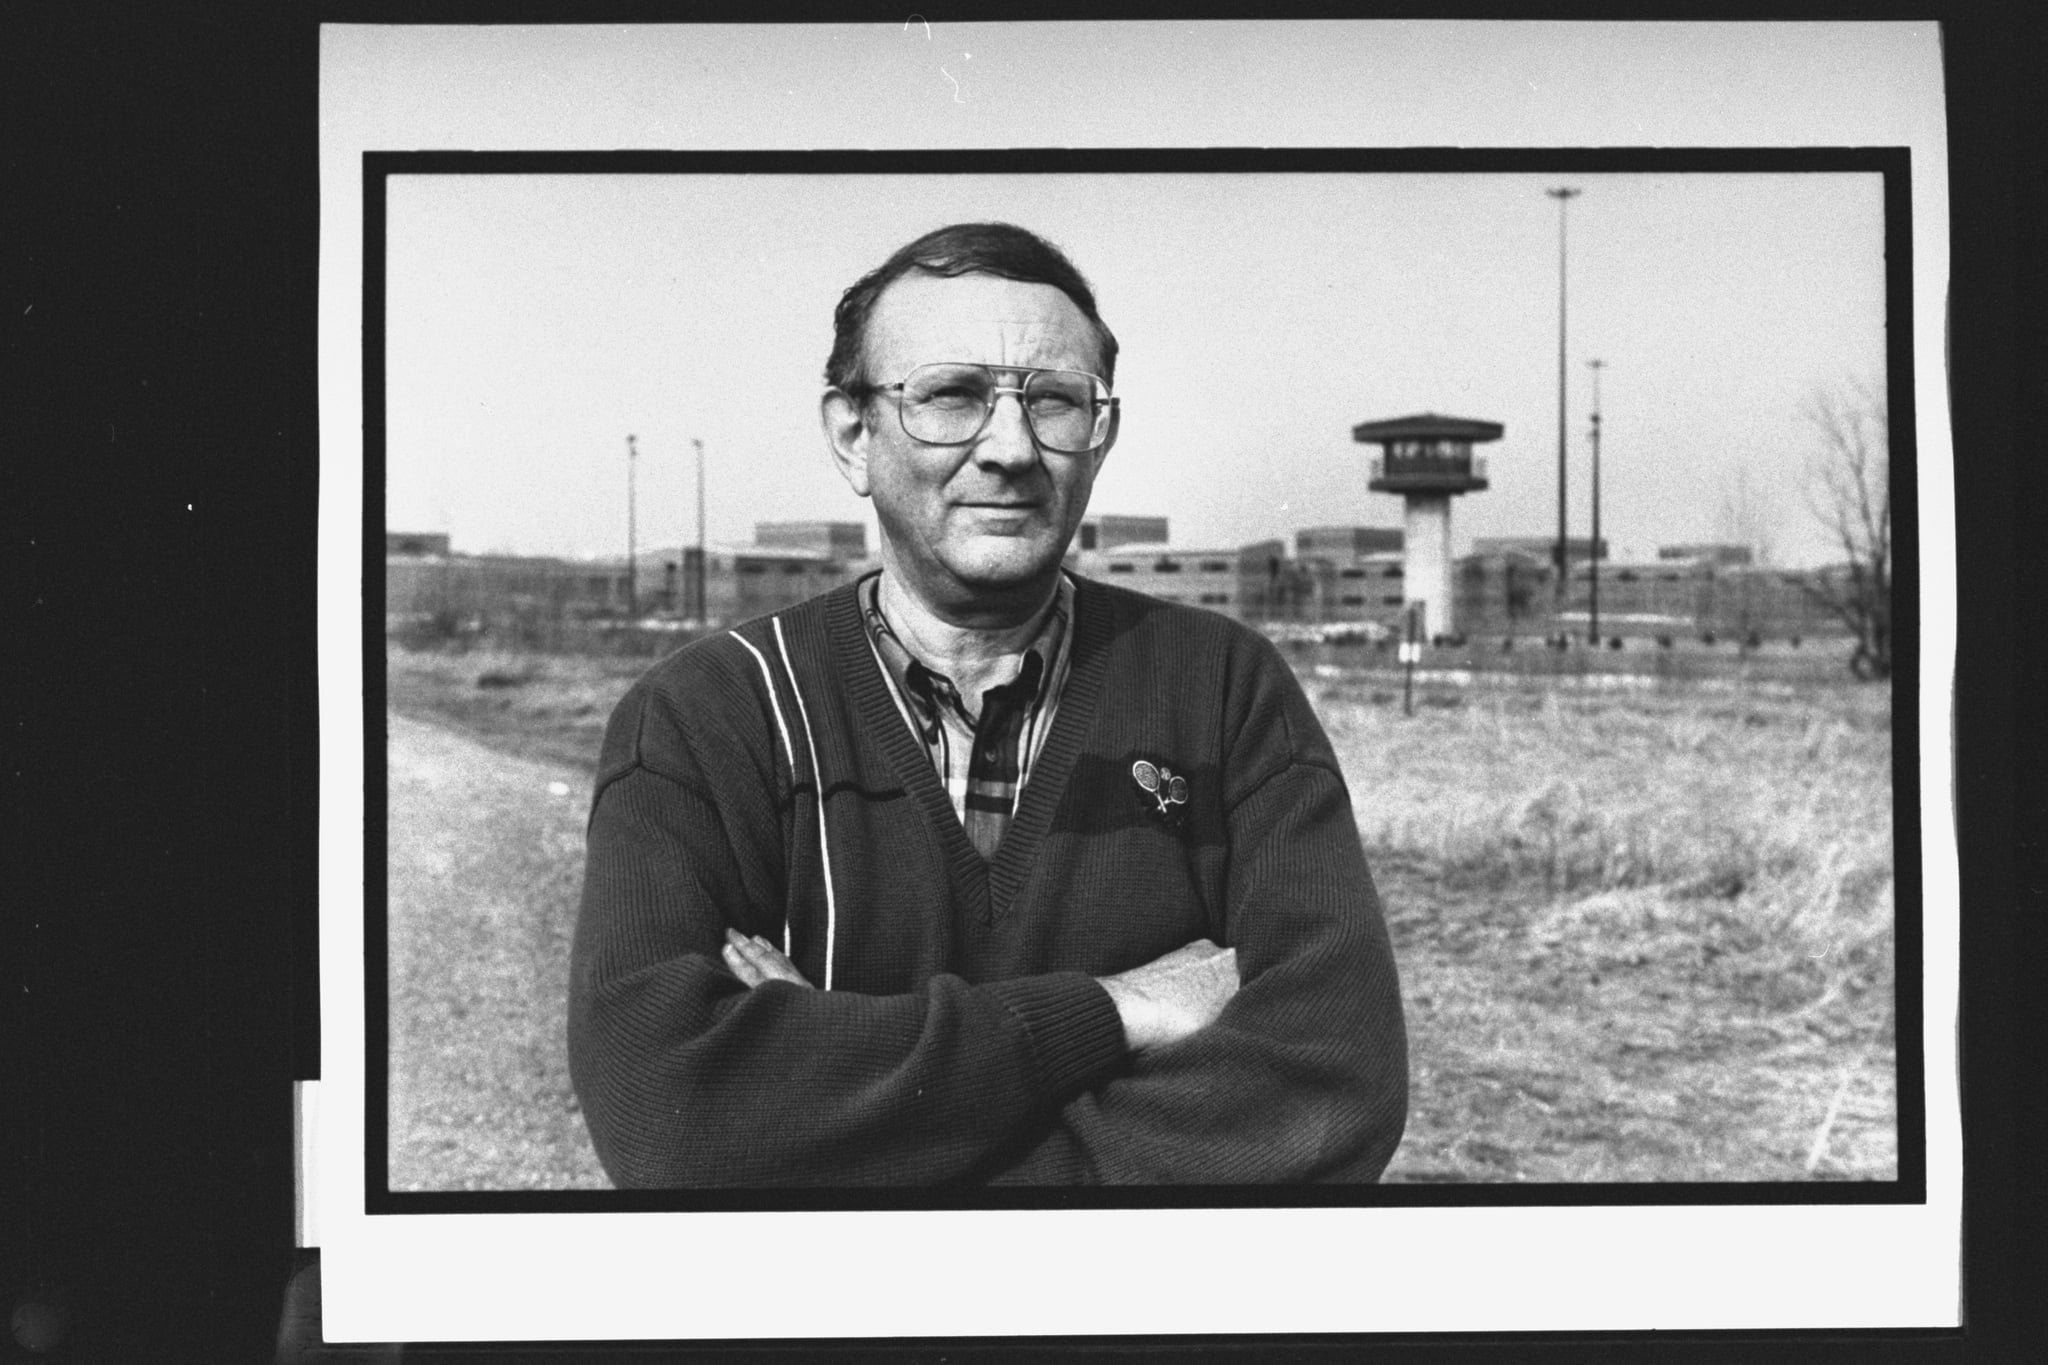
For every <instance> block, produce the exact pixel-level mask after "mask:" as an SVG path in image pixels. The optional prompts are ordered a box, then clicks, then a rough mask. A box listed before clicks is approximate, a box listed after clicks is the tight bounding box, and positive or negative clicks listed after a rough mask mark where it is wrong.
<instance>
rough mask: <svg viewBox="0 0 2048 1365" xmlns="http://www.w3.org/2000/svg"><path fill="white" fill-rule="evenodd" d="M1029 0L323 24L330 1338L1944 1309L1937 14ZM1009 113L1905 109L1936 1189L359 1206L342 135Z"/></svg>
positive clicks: (354, 630) (584, 131)
mask: <svg viewBox="0 0 2048 1365" xmlns="http://www.w3.org/2000/svg"><path fill="white" fill-rule="evenodd" d="M1054 27H1055V26H1053V25H1044V24H1014V25H1013V24H976V25H929V26H927V25H925V24H924V22H923V21H922V20H917V19H913V20H911V21H910V22H908V23H906V24H905V25H904V26H903V28H902V29H901V30H898V29H897V27H896V26H894V25H881V26H879V27H877V26H867V25H762V26H750V25H701V26H699V25H676V26H631V25H627V26H616V25H614V26H603V27H597V26H546V27H442V26H431V27H430V26H373V25H326V26H323V28H322V34H321V74H320V121H321V152H320V156H321V164H320V193H321V208H320V223H321V238H320V295H319V298H320V318H319V355H320V360H319V366H320V368H319V385H320V389H319V395H320V426H319V432H320V471H321V472H320V510H319V585H318V611H319V651H320V656H319V682H320V717H319V722H320V773H321V779H320V784H321V785H320V890H321V903H320V931H319V949H320V962H321V983H320V987H321V989H320V1009H321V1037H322V1054H321V1076H322V1079H321V1080H320V1081H319V1082H317V1083H310V1084H309V1085H308V1086H307V1087H306V1090H307V1091H308V1094H307V1095H306V1097H305V1102H304V1104H303V1107H302V1120H303V1133H304V1140H305V1142H306V1144H307V1146H306V1149H305V1151H304V1152H303V1154H302V1156H303V1170H304V1172H305V1179H306V1181H307V1185H306V1188H304V1189H303V1190H302V1191H301V1201H300V1208H301V1222H302V1229H301V1239H302V1241H303V1242H304V1243H305V1244H307V1245H317V1246H319V1247H320V1248H321V1252H322V1255H321V1261H322V1277H323V1301H324V1303H323V1307H324V1314H325V1321H324V1331H325V1336H326V1339H327V1340H329V1341H334V1342H346V1341H411V1342H427V1341H489V1340H501V1341H525V1340H534V1341H538V1340H586V1339H587V1340H603V1339H613V1340H617V1339H647V1338H679V1339H691V1338H694V1339H730V1338H750V1337H776V1338H797V1339H801V1338H815V1337H953V1336H982V1335H996V1336H1012V1335H1026V1336H1028V1335H1039V1334H1046V1335H1061V1336H1065V1335H1098V1334H1101V1335H1119V1334H1158V1333H1175V1334H1178V1333H1195V1334H1228V1333H1351V1332H1425V1331H1427V1332H1438V1331H1455V1332H1461V1333H1462V1332H1500V1331H1547V1330H1567V1329H1569V1330H1636V1329H1657V1330H1666V1331H1670V1330H1690V1329H1711V1328H1745V1329H1764V1330H1782V1329H1808V1328H1819V1329H1843V1328H1859V1327H1860V1328H1888V1327H1898V1328H1926V1327H1948V1326H1954V1325H1956V1324H1958V1323H1959V1322H1960V1320H1961V1309H1960V1294H1961V1162H1962V1143H1961V1122H1960V1108H1959V1103H1958V1095H1957V1071H1956V1062H1957V1058H1956V1033H1955V1029H1956V1021H1957V997H1958V990H1957V988H1958V957H1957V940H1958V931H1959V909H1958V870H1957V863H1956V847H1955V837H1954V825H1953V818H1952V814H1951V812H1952V810H1953V800H1952V790H1951V782H1950V776H1951V771H1950V758H1949V750H1948V744H1949V735H1950V733H1951V725H1950V704H1951V685H1952V681H1953V661H1954V657H1955V647H1956V625H1955V601H1956V564H1955V514H1954V484H1953V453H1952V448H1951V443H1950V437H1949V413H1948V404H1947V386H1946V383H1945V379H1944V376H1945V355H1944V346H1943V334H1944V326H1945V305H1946V298H1947V279H1948V255H1949V252H1948V226H1947V214H1948V174H1947V158H1946V128H1945V122H1944V116H1943V105H1942V85H1941V71H1942V67H1941V53H1940V39H1939V33H1938V28H1937V26H1936V25H1935V24H1933V23H1931V22H1929V23H1890V22H1886V23H1757V24H1745V23H1713V24H1685V23H1656V24H1651V23H1642V24H1632V23H1570V24H1566V23H1535V22H1528V23H1500V22H1478V21H1473V22H1466V21H1418V22H1407V21H1403V22H1369V23H1368V22H1341V21H1328V22H1324V21H1316V22H1298V23H1297V22H1265V23H1229V24H1222V23H1177V22H1131V23H1091V24H1087V25H1085V26H1084V27H1085V29H1086V35H1085V37H1086V41H1084V42H1081V43H1078V44H1076V43H1073V42H1071V36H1072V35H1071V28H1072V26H1071V25H1065V26H1060V27H1063V28H1064V29H1065V30H1067V34H1068V41H1066V42H1065V44H1064V50H1065V51H1067V52H1068V53H1069V54H1070V57H1069V59H1068V60H1066V61H1064V62H1063V63H1061V64H1059V65H1058V67H1057V70H1058V72H1059V74H1058V75H1057V76H1056V77H1053V76H1046V75H1044V74H1043V73H1046V72H1048V71H1049V70H1052V69H1054V68H1052V67H1049V66H1048V65H1047V64H1046V63H1045V62H1044V61H1043V60H1042V57H1043V53H1044V49H1045V46H1046V44H1047V42H1048V41H1049V40H1050V39H1051V37H1052V32H1053V29H1054ZM962 54H973V58H971V59H970V58H964V57H963V55H962ZM955 59H960V60H955ZM973 59H978V60H979V61H980V65H979V66H972V65H970V64H969V62H970V60H973ZM949 67H950V68H957V69H949ZM968 72H972V73H974V74H973V75H972V76H969V77H967V79H966V80H965V81H963V80H962V77H963V75H965V74H966V73H968ZM1025 73H1034V74H1036V75H1038V76H1039V77H1040V78H1039V79H1034V80H1030V81H1026V80H1025V79H1023V76H1024V74H1025ZM1823 73H1826V74H1825V75H1823ZM942 78H943V79H942ZM947 82H951V86H950V88H949V87H948V85H947ZM1001 146H1035V147H1090V148H1118V147H1128V148H1163V147H1286V146H1294V147H1452V146H1461V147H1473V148H1478V147H1487V148H1511V147H1529V148H1560V147H1799V146H1825V147H1905V148H1907V149H1908V150H1909V152H1910V159H1911V172H1910V173H1911V184H1912V234H1913V238H1912V240H1913V329H1914V331H1913V340H1912V344H1913V361H1914V382H1915V386H1916V389H1915V407H1914V411H1915V415H1916V422H1917V426H1916V430H1915V440H1916V448H1917V451H1918V468H1917V484H1916V496H1917V504H1918V506H1917V511H1918V519H1919V540H1918V547H1917V554H1918V565H1919V589H1920V603H1919V606H1920V610H1919V658H1918V660H1917V661H1916V662H1917V666H1918V670H1919V690H1918V700H1917V704H1918V707H1919V715H1918V722H1919V724H1918V733H1919V735H1920V745H1921V747H1920V753H1919V755H1918V758H1919V763H1918V779H1919V792H1918V810H1919V815H1920V839H1919V843H1920V850H1919V852H1920V882H1921V887H1922V915H1921V923H1922V935H1923V942H1922V944H1921V964H1922V972H1923V981H1922V988H1923V989H1922V1001H1923V1009H1922V1020H1923V1036H1922V1037H1921V1038H1919V1039H1910V1038H1902V1039H1900V1046H1901V1047H1902V1048H1910V1047H1912V1046H1915V1045H1916V1044H1917V1045H1918V1046H1920V1047H1921V1048H1922V1049H1923V1055H1924V1058H1925V1061H1926V1071H1925V1093H1926V1156H1927V1199H1926V1202H1925V1203H1924V1204H1918V1205H1763V1206H1759V1205H1748V1206H1736V1205H1709V1206H1690V1205H1688V1206H1683V1207H1673V1206H1614V1207H1607V1206H1597V1207H1595V1206H1577V1207H1564V1208H1558V1207H1541V1208H1502V1207H1489V1208H1473V1207H1456V1208H1275V1209H1249V1208H1236V1209H1225V1210H1199V1209H1173V1210H1145V1209H1088V1210H1072V1209H1069V1210H1053V1209H1038V1210H1005V1211H975V1212H960V1211H886V1212H872V1211H871V1212H801V1213H799V1212H748V1213H534V1214H513V1213H505V1214H498V1213H492V1214H402V1215H377V1216H371V1215H368V1214H366V1213H365V1212H364V1207H365V1200H364V1196H365V1190H364V1178H365V1177H364V1171H365V1161H364V1156H365V1153H364V1150H363V1143H364V1133H365V1124H364V1113H365V1111H364V1098H365V1096H364V1084H365V1081H364V1057H363V1050H364V1041H365V1030H364V1018H363V999H364V993H363V988H364V977H363V937H362V934H363V902H364V886H363V869H364V845H363V828H364V815H365V807H364V772H363V766H362V765H363V752H364V750H363V743H364V728H363V727H364V714H363V692H362V678H363V665H364V656H363V647H364V641H363V632H362V626H361V620H362V616H361V613H362V609H363V607H362V596H361V594H362V590H363V578H362V567H363V566H362V547H363V536H364V529H365V528H364V526H363V524H362V516H363V491H364V490H363V431H362V412H363V401H362V400H363V376H362V373H361V362H362V347H361V340H362V331H361V329H362V325H363V318H362V307H361V305H362V228H363V210H362V203H363V201H362V154H363V153H364V152H366V151H410V150H502V151H550V150H610V149H616V148H632V149H642V150H692V151H703V150H738V151H773V150H849V149H850V150H861V149H917V148H986V147H1001Z"/></svg>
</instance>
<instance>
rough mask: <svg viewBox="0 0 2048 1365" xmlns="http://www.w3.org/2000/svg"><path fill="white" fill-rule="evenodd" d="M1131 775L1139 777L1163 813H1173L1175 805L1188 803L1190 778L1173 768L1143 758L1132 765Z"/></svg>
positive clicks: (1139, 780) (1138, 779)
mask: <svg viewBox="0 0 2048 1365" xmlns="http://www.w3.org/2000/svg"><path fill="white" fill-rule="evenodd" d="M1131 776H1132V777H1134V778H1136V779H1137V782H1138V785H1139V786H1140V787H1143V788H1144V789H1145V792H1146V794H1147V795H1149V796H1150V797H1151V798H1152V799H1153V800H1154V801H1157V802H1158V803H1159V813H1160V814H1161V815H1171V814H1172V813H1173V810H1172V808H1173V807H1175V806H1185V805H1186V804H1187V803H1188V780H1187V779H1186V778H1185V777H1182V776H1180V775H1179V774H1178V773H1176V772H1174V770H1173V769H1171V768H1162V767H1160V766H1158V765H1157V764H1155V763H1151V762H1148V761H1147V760H1145V759H1142V758H1141V759H1139V760H1138V761H1137V762H1136V763H1133V764H1132V765H1131Z"/></svg>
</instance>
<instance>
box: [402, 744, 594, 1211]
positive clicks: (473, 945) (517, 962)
mask: <svg viewBox="0 0 2048 1365" xmlns="http://www.w3.org/2000/svg"><path fill="white" fill-rule="evenodd" d="M390 727H391V728H390V750H389V753H390V774H391V776H390V782H391V788H390V791H391V795H390V829H391V850H390V933H391V1187H392V1188H393V1189H394V1190H475V1189H567V1188H604V1187H605V1186H606V1181H605V1179H604V1173H603V1171H602V1170H600V1169H599V1167H598V1164H597V1158H596V1156H595V1154H594V1153H592V1151H591V1149H590V1142H589V1138H588V1136H587V1135H586V1134H585V1132H584V1128H583V1121H582V1118H581V1117H580V1116H579V1115H578V1113H577V1111H576V1102H575V1097H574V1096H573V1095H572V1094H571V1093H570V1091H569V1083H568V1063H567V1059H566V1056H565V1052H564V1041H563V1028H564V1023H563V1020H564V1010H565V993H566V990H567V983H568V960H569V938H570V935H571V933H572V932H573V930H574V927H575V920H576V898H577V894H578V891H579V888H580V885H581V882H582V875H583V821H584V815H585V810H586V807H587V803H588V801H589V778H588V777H587V776H586V775H585V774H583V773H581V772H578V771H576V770H574V769H571V768H566V767H562V766H560V765H558V764H554V763H547V762H536V761H533V760H529V759H522V758H517V757H512V756H509V755H507V754H504V753H501V752H496V751H494V750H492V749H489V748H486V747H484V746H483V745H481V744H478V743H477V742H476V741H474V740H472V739H469V738H466V737H465V736H463V735H460V734H457V733H455V732H453V731H450V730H446V729H443V728H441V727H439V726H436V725H432V724H428V723H426V722H422V721H419V720H414V719H409V718H407V717H404V716H400V715H393V716H391V717H390Z"/></svg>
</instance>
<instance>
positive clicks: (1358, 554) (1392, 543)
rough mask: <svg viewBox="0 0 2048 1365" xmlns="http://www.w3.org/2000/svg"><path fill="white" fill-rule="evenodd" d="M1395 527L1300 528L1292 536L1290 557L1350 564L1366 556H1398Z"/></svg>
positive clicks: (1398, 536)
mask: <svg viewBox="0 0 2048 1365" xmlns="http://www.w3.org/2000/svg"><path fill="white" fill-rule="evenodd" d="M1401 542H1402V533H1401V528H1400V527H1398V526H1304V527H1302V528H1301V529H1300V530H1298V531H1296V532H1295V533H1294V553H1295V554H1296V555H1297V556H1298V557H1299V558H1302V559H1328V560H1332V561H1338V562H1343V563H1351V562H1354V561H1357V560H1361V559H1364V558H1366V557H1367V556H1368V555H1387V554H1399V553H1401V551H1402V549H1403V546H1402V543H1401Z"/></svg>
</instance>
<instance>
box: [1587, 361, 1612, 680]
mask: <svg viewBox="0 0 2048 1365" xmlns="http://www.w3.org/2000/svg"><path fill="white" fill-rule="evenodd" d="M1606 364H1607V362H1606V361H1604V360H1589V361H1587V362H1586V367H1587V368H1588V369H1590V370H1592V371H1593V613H1592V624H1591V625H1590V627H1589V628H1588V630H1587V634H1586V639H1587V641H1588V642H1589V643H1591V644H1594V645H1598V644H1599V643H1600V370H1601V367H1603V366H1604V365H1606Z"/></svg>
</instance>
